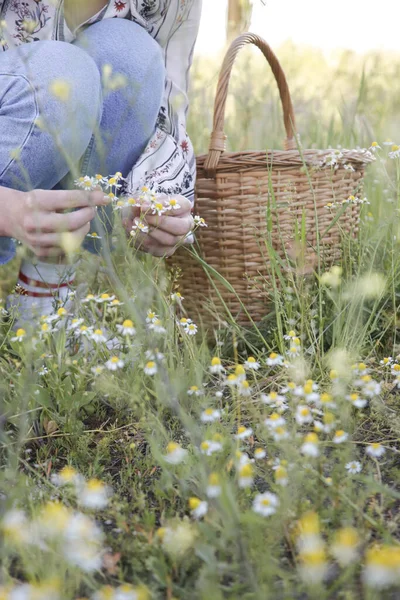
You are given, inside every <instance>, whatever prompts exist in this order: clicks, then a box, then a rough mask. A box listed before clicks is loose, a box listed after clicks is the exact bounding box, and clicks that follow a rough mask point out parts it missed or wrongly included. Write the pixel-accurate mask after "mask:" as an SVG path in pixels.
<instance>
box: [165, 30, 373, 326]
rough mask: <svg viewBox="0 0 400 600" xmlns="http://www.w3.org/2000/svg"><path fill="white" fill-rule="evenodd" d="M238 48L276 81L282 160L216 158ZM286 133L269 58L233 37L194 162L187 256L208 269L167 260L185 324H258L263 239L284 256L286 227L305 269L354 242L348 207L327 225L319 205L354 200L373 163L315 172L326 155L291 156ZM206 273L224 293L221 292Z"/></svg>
mask: <svg viewBox="0 0 400 600" xmlns="http://www.w3.org/2000/svg"><path fill="white" fill-rule="evenodd" d="M246 44H255V45H256V46H257V47H258V48H259V49H260V50H261V51H262V52H263V54H264V56H265V58H266V59H267V61H268V62H269V64H270V66H271V69H272V71H273V74H274V76H275V78H276V81H277V84H278V88H279V93H280V97H281V101H282V105H283V116H284V124H285V129H286V135H287V139H286V140H285V146H284V147H285V150H283V151H282V150H274V151H268V152H267V153H266V152H234V153H228V152H225V140H226V136H225V135H224V132H223V130H224V117H225V104H226V99H227V94H228V85H229V80H230V74H231V70H232V66H233V63H234V60H235V58H236V56H237V54H238V52H239V50H240V49H241V48H242V47H243V46H245V45H246ZM295 131H296V129H295V118H294V113H293V107H292V102H291V98H290V93H289V89H288V86H287V82H286V79H285V75H284V73H283V71H282V68H281V66H280V64H279V62H278V60H277V58H276V56H275V55H274V53H273V52H272V51H271V49H270V47H269V46H268V45H267V44H266V42H265V41H264V40H262V39H261V38H260V37H258V36H257V35H254V34H248V33H247V34H243V35H241V36H239V37H238V38H237V39H236V40H235V41H234V42H233V43H232V44H231V46H230V48H229V50H228V52H227V55H226V57H225V60H224V62H223V65H222V69H221V73H220V77H219V82H218V88H217V94H216V99H215V106H214V124H213V133H212V135H211V143H210V149H209V152H208V154H207V155H203V156H198V157H197V182H196V204H195V208H196V214H199V215H200V216H201V217H203V218H204V219H205V221H206V223H207V225H208V226H207V227H204V228H199V229H198V230H197V233H196V244H195V246H194V247H193V250H194V252H196V251H197V252H198V254H199V256H200V257H201V259H202V260H203V261H205V262H206V263H207V264H208V265H209V267H211V269H210V268H207V267H204V264H203V263H202V261H201V260H200V261H199V259H198V258H197V257H196V256H193V250H192V249H188V248H187V247H182V248H180V249H179V250H178V251H177V252H176V253H175V255H174V256H173V257H172V259H170V260H169V263H170V264H172V265H173V266H174V267H176V266H178V267H179V268H180V270H181V277H180V279H179V287H180V291H181V293H182V295H183V296H184V297H185V308H186V309H187V313H188V315H189V316H191V317H193V318H196V319H198V320H200V321H201V322H202V324H203V326H206V327H213V326H214V325H215V323H216V320H217V317H216V311H215V308H216V309H217V312H218V313H221V315H222V316H223V315H224V312H225V314H226V311H224V309H226V308H228V309H229V311H230V312H231V314H232V315H233V317H234V318H235V321H236V322H237V323H238V324H240V325H247V324H249V322H251V319H252V320H253V321H254V322H258V321H260V320H261V318H262V317H263V316H265V315H266V313H267V312H268V296H269V294H268V288H271V287H272V286H271V285H268V283H269V277H270V275H269V274H270V269H268V261H269V256H268V249H267V246H266V244H265V239H266V236H267V237H268V236H269V239H270V240H271V245H272V247H273V249H274V251H275V252H276V253H277V254H278V255H279V256H284V255H285V254H286V253H287V251H289V252H292V253H293V250H294V248H295V247H296V244H295V243H294V240H295V230H296V227H297V228H300V229H301V228H302V230H303V232H304V229H305V231H306V247H305V248H303V258H304V260H305V262H306V263H308V264H311V265H312V264H313V261H314V262H315V258H316V255H317V253H318V254H319V256H321V257H322V258H323V260H324V261H325V263H328V264H329V263H332V262H333V261H335V260H337V259H338V258H339V257H340V245H341V235H342V232H343V231H345V232H347V233H350V234H351V235H355V234H356V233H357V230H358V221H359V210H360V206H359V205H358V204H351V203H350V204H349V205H348V206H347V208H346V210H344V212H343V214H342V215H341V216H340V217H339V218H338V219H337V221H335V214H336V211H335V210H333V211H330V210H329V209H327V208H326V205H327V204H328V203H331V202H332V203H333V202H341V201H342V200H346V199H347V198H348V197H349V196H350V195H353V196H355V197H357V196H358V197H360V194H361V193H362V183H363V175H364V167H365V165H366V164H367V163H368V162H370V161H371V160H373V156H372V155H371V154H370V153H369V152H367V151H365V150H364V151H354V150H353V151H343V152H342V154H343V156H342V157H340V156H339V158H338V159H337V163H336V165H335V167H332V165H329V164H325V163H324V161H326V160H327V159H328V160H327V162H328V163H329V156H331V155H332V150H325V151H320V150H301V151H299V150H298V149H296V135H295ZM305 164H306V165H307V168H305V167H304V165H305ZM345 165H346V167H347V168H345ZM350 166H351V168H350ZM268 222H269V226H268ZM271 225H272V227H271ZM268 230H269V233H268ZM317 232H319V236H318V237H319V242H318V247H317ZM303 239H304V238H303ZM286 256H287V254H286ZM286 263H287V261H286ZM215 271H217V272H218V273H219V274H220V275H221V276H222V277H223V278H224V279H226V280H227V281H228V282H229V284H230V286H231V289H229V287H228V288H227V287H226V285H225V284H223V283H221V279H220V278H219V277H218V275H217V274H216V273H215ZM217 290H218V291H217ZM221 298H222V300H221ZM224 304H225V307H224ZM243 305H244V306H245V307H246V309H247V313H248V314H246V311H244V310H243ZM249 316H250V319H249Z"/></svg>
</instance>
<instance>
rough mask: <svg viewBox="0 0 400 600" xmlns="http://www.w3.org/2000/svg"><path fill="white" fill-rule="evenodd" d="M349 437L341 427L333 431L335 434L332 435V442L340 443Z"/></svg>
mask: <svg viewBox="0 0 400 600" xmlns="http://www.w3.org/2000/svg"><path fill="white" fill-rule="evenodd" d="M348 437H349V434H348V433H346V432H345V431H343V429H338V431H336V432H335V435H334V437H333V440H332V441H333V442H334V443H335V444H341V443H342V442H345V441H346V440H347V439H348Z"/></svg>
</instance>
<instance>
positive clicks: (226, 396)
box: [0, 44, 400, 600]
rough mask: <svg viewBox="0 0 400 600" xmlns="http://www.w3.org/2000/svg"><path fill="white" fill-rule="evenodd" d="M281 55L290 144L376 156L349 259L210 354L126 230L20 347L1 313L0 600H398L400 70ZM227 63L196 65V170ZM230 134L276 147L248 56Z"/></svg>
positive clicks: (287, 287) (274, 109) (290, 291)
mask: <svg viewBox="0 0 400 600" xmlns="http://www.w3.org/2000/svg"><path fill="white" fill-rule="evenodd" d="M277 54H278V56H279V58H280V60H281V63H282V66H283V67H284V70H285V73H286V76H287V79H288V82H289V86H290V89H291V91H292V96H293V104H294V108H295V112H296V117H297V125H298V131H299V133H300V141H301V144H302V147H303V148H321V149H325V148H332V149H343V148H347V149H354V148H357V147H359V148H367V149H368V148H370V149H371V152H372V153H373V155H374V157H375V160H374V161H373V163H372V164H371V165H370V166H368V168H367V172H366V179H365V189H364V194H365V197H366V198H367V200H368V203H367V202H366V203H365V204H364V205H363V206H362V207H361V214H360V231H359V234H358V236H357V238H356V239H354V240H349V239H347V238H346V239H344V240H343V248H342V259H341V261H340V262H337V263H336V264H335V265H333V266H332V265H330V266H329V267H328V266H327V267H326V268H325V267H324V265H323V264H322V265H321V268H320V269H319V270H318V271H317V270H314V269H307V270H304V269H297V270H296V269H293V268H290V269H289V268H288V269H287V270H286V271H285V269H283V272H284V273H285V278H286V279H285V282H284V285H283V286H280V288H279V289H278V288H275V287H274V288H273V289H272V290H271V299H272V305H271V307H270V308H269V309H266V314H265V319H264V320H263V321H262V322H261V323H259V324H257V327H249V328H241V327H238V326H237V325H236V323H235V321H234V315H232V317H233V318H232V319H231V318H230V317H229V315H228V316H227V315H223V319H222V321H223V322H225V324H224V325H223V326H221V327H220V328H218V329H216V330H215V331H214V332H213V335H212V336H211V337H210V336H206V335H205V334H204V333H203V331H202V329H201V327H200V323H198V322H197V321H196V318H195V316H194V315H191V314H188V313H187V312H186V311H185V298H184V293H183V291H182V290H180V288H179V278H176V277H173V276H172V275H171V273H170V272H169V271H168V270H166V269H165V265H164V261H163V260H161V259H156V258H153V257H151V256H148V255H145V254H141V253H140V252H137V251H135V250H133V248H132V245H131V244H129V241H127V240H126V239H125V237H124V236H123V235H122V233H121V230H122V228H121V226H120V225H119V224H118V223H117V225H116V242H115V243H116V249H115V252H114V254H113V255H112V256H106V257H104V258H103V259H99V258H94V257H93V256H90V255H87V254H84V255H83V260H82V262H81V267H80V270H79V273H78V288H77V294H76V297H75V300H74V302H73V306H72V307H71V306H68V310H66V309H65V308H63V307H55V313H54V315H53V316H52V317H51V318H49V319H47V320H38V322H37V323H34V324H32V329H30V330H28V329H27V330H19V331H17V332H16V331H14V330H13V329H12V320H11V321H10V319H9V317H8V316H7V315H6V314H5V311H4V310H3V309H2V316H1V319H2V322H1V353H0V389H1V395H0V460H1V467H2V468H1V471H0V532H1V533H0V599H1V600H2V599H3V598H4V599H7V600H25V599H26V600H28V599H29V600H58V599H62V600H77V599H80V600H83V599H84V598H85V599H93V600H111V599H115V600H145V599H154V600H159V599H160V600H161V599H165V600H173V599H175V600H177V599H179V600H195V599H199V600H200V599H201V600H222V599H223V598H227V599H232V600H233V599H239V598H241V599H242V600H308V599H310V600H333V599H343V600H358V599H364V598H365V599H366V600H378V599H379V600H386V599H387V600H395V599H397V598H400V514H399V505H400V504H399V500H400V484H399V475H400V469H399V466H400V458H399V455H400V414H399V408H400V338H399V327H400V315H399V310H398V305H399V298H400V247H399V245H400V213H399V209H400V150H399V148H398V146H397V144H399V145H400V54H382V53H379V52H371V53H370V54H368V55H364V56H360V55H357V54H355V53H352V52H350V51H343V52H337V54H336V55H335V56H332V57H331V58H329V59H328V58H326V57H324V55H323V54H322V53H319V52H318V51H317V50H313V49H311V48H302V47H296V46H293V45H291V44H286V45H285V46H283V47H281V48H280V49H278V50H277ZM221 60H222V56H218V57H213V58H212V59H211V58H197V59H196V61H195V63H194V66H193V71H192V82H191V92H190V96H191V111H190V115H189V122H188V129H189V133H190V136H191V139H192V140H193V143H194V146H195V149H196V152H197V153H198V154H201V153H204V152H206V151H207V147H208V140H209V134H210V130H211V126H212V114H213V100H214V94H215V85H216V80H217V76H218V68H219V65H220V64H221ZM226 133H227V135H228V149H229V150H232V151H236V150H244V149H258V150H266V149H271V148H277V149H278V148H282V143H283V138H284V130H283V124H282V116H281V109H280V105H279V101H278V94H277V90H276V86H275V84H274V81H273V78H272V75H271V74H270V72H269V69H268V66H267V65H266V64H265V61H264V60H263V58H262V57H261V55H260V54H257V53H254V52H252V51H251V50H246V51H245V52H243V55H242V56H241V57H240V60H239V61H238V63H237V66H236V68H235V70H234V73H233V77H232V82H231V91H230V95H229V102H228V106H227V122H226ZM343 200H346V199H345V198H344V199H343ZM334 215H335V211H333V212H332V219H333V218H334ZM200 216H201V215H200ZM23 252H24V250H23V249H22V248H20V249H19V255H18V258H17V259H16V260H15V261H14V262H13V263H12V264H10V265H9V266H7V268H4V269H3V270H2V278H1V282H0V284H1V297H2V299H3V302H4V301H5V297H6V295H7V293H8V292H9V291H10V290H11V288H12V286H13V284H14V283H15V279H16V275H17V272H18V260H20V258H21V256H22V254H23ZM180 292H181V295H182V296H183V298H181V296H180ZM197 325H199V327H197ZM110 340H112V341H113V342H116V343H118V345H115V348H114V349H113V348H112V347H111V344H110V343H107V341H108V342H109V341H110Z"/></svg>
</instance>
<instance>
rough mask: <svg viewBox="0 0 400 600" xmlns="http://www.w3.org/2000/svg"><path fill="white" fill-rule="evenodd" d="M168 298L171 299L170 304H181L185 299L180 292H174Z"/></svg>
mask: <svg viewBox="0 0 400 600" xmlns="http://www.w3.org/2000/svg"><path fill="white" fill-rule="evenodd" d="M170 298H171V300H172V302H178V303H180V302H182V300H184V299H185V298H184V297H183V296H182V294H181V293H180V292H174V293H173V294H171V296H170Z"/></svg>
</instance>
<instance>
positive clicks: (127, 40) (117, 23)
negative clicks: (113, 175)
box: [74, 19, 166, 137]
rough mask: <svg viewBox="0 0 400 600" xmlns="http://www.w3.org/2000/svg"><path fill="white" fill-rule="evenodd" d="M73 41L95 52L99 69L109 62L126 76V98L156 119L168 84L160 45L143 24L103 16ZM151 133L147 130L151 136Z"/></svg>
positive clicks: (138, 108)
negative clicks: (166, 83) (103, 17)
mask: <svg viewBox="0 0 400 600" xmlns="http://www.w3.org/2000/svg"><path fill="white" fill-rule="evenodd" d="M74 44H76V45H78V46H80V47H81V48H82V49H84V50H86V52H88V53H89V54H90V55H91V56H92V58H93V60H94V61H95V62H96V64H97V67H98V69H99V70H100V72H102V69H103V66H104V65H110V66H111V68H112V73H113V74H120V75H122V76H124V77H125V78H126V82H127V85H126V86H125V87H124V88H123V89H122V93H123V95H124V97H125V99H126V100H128V102H129V103H130V105H131V107H132V108H134V109H135V112H136V113H137V114H138V115H140V114H141V113H144V114H145V115H146V116H148V115H154V121H155V119H156V117H157V114H158V112H159V109H160V104H161V100H162V96H163V93H164V87H165V77H166V70H165V60H164V54H163V51H162V49H161V46H160V45H159V44H158V43H157V42H156V41H155V40H154V39H153V38H152V37H151V36H150V34H149V33H148V32H147V31H146V30H145V29H144V28H143V27H141V26H140V25H138V24H137V23H134V22H133V21H130V20H128V19H103V20H102V21H99V22H97V23H94V24H93V25H91V26H90V27H88V29H86V30H85V31H84V32H83V33H82V34H81V36H80V37H79V39H78V40H77V41H76V42H74ZM111 80H112V78H111ZM111 90H112V88H111ZM104 92H105V93H107V86H106V85H105V90H104ZM146 120H148V121H149V122H151V121H153V119H146ZM152 124H153V125H154V122H153V123H152ZM152 133H153V131H149V132H148V135H149V137H150V136H151V134H152Z"/></svg>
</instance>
